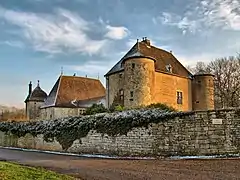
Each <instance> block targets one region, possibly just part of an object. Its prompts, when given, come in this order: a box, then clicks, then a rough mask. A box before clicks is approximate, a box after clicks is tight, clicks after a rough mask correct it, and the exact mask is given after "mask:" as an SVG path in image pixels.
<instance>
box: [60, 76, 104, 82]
mask: <svg viewBox="0 0 240 180" xmlns="http://www.w3.org/2000/svg"><path fill="white" fill-rule="evenodd" d="M61 76H62V77H72V78H83V79H89V80H97V81H100V80H99V79H95V78H89V77H84V76H70V75H61Z"/></svg>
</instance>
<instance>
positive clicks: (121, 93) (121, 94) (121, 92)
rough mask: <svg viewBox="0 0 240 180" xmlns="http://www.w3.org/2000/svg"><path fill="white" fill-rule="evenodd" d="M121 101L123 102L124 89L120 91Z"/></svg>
mask: <svg viewBox="0 0 240 180" xmlns="http://www.w3.org/2000/svg"><path fill="white" fill-rule="evenodd" d="M119 94H120V100H121V101H123V89H120V90H119Z"/></svg>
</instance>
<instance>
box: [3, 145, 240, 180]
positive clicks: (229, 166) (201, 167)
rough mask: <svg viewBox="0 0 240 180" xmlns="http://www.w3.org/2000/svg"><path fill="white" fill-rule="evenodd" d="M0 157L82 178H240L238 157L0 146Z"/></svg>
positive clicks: (238, 179)
mask: <svg viewBox="0 0 240 180" xmlns="http://www.w3.org/2000/svg"><path fill="white" fill-rule="evenodd" d="M0 160H6V161H12V162H17V163H19V164H23V165H28V166H35V167H44V168H46V169H49V170H54V171H57V172H60V173H65V174H69V175H72V176H75V177H80V178H81V179H86V180H135V179H136V180H173V179H176V180H191V179H194V180H208V179H214V180H228V179H231V180H240V159H217V160H216V159H215V160H109V159H108V160H107V159H93V158H80V157H73V156H65V155H53V154H46V153H39V152H24V151H19V150H9V149H1V148H0Z"/></svg>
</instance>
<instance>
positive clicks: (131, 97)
mask: <svg viewBox="0 0 240 180" xmlns="http://www.w3.org/2000/svg"><path fill="white" fill-rule="evenodd" d="M130 101H133V91H130Z"/></svg>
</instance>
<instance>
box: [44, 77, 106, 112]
mask: <svg viewBox="0 0 240 180" xmlns="http://www.w3.org/2000/svg"><path fill="white" fill-rule="evenodd" d="M105 93H106V92H105V88H104V87H103V85H102V83H101V82H100V80H98V79H91V78H85V77H78V76H60V77H59V78H58V80H57V82H56V83H55V85H54V86H53V88H52V90H51V92H50V93H49V96H48V97H47V99H46V100H45V104H44V105H43V106H42V108H44V107H49V106H55V107H73V106H74V105H73V104H72V102H75V101H81V100H88V99H93V98H99V97H103V96H105Z"/></svg>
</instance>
